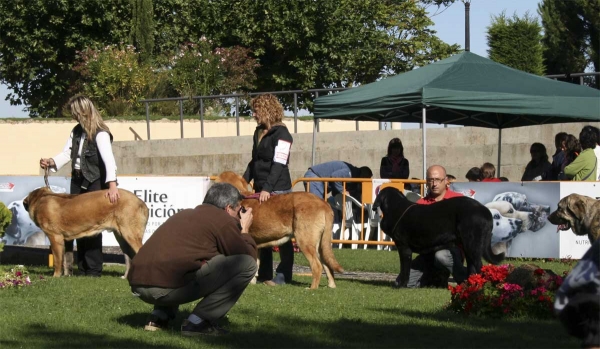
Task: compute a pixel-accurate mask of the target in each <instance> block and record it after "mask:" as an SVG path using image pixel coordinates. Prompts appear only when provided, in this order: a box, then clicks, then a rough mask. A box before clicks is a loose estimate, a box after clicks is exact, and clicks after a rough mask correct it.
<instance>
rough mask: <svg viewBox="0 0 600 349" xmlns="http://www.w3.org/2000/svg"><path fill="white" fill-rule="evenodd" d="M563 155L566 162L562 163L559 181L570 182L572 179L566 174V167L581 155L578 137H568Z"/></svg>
mask: <svg viewBox="0 0 600 349" xmlns="http://www.w3.org/2000/svg"><path fill="white" fill-rule="evenodd" d="M563 153H564V161H563V163H562V167H561V169H560V173H559V174H558V180H559V181H568V180H571V179H570V178H568V177H567V175H566V174H565V167H567V166H568V165H569V164H570V163H572V162H573V161H574V160H575V159H576V158H577V157H578V156H579V153H581V145H580V144H579V140H578V139H577V137H575V136H573V135H571V134H569V135H567V139H566V140H565V143H564V147H563Z"/></svg>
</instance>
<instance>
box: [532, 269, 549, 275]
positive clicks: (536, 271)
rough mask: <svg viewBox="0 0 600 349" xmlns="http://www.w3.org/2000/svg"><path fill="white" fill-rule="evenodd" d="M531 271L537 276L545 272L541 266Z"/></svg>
mask: <svg viewBox="0 0 600 349" xmlns="http://www.w3.org/2000/svg"><path fill="white" fill-rule="evenodd" d="M533 273H534V274H535V275H538V276H542V275H544V274H546V272H545V271H544V269H541V268H538V269H536V270H535V271H534V272H533Z"/></svg>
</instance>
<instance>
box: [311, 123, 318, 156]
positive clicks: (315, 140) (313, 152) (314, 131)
mask: <svg viewBox="0 0 600 349" xmlns="http://www.w3.org/2000/svg"><path fill="white" fill-rule="evenodd" d="M317 122H318V120H317V119H316V118H314V119H313V142H312V157H311V159H310V165H311V166H314V165H315V156H316V153H317V148H316V147H317Z"/></svg>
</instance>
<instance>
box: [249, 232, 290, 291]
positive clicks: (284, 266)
mask: <svg viewBox="0 0 600 349" xmlns="http://www.w3.org/2000/svg"><path fill="white" fill-rule="evenodd" d="M258 253H260V265H259V266H258V276H257V279H258V280H259V281H266V280H272V279H273V248H272V247H265V248H259V249H258ZM279 257H280V259H281V263H279V265H278V266H277V270H276V272H277V273H281V274H283V276H284V277H285V282H286V283H290V282H292V269H293V267H294V244H292V240H290V241H288V242H286V243H285V244H283V245H280V246H279Z"/></svg>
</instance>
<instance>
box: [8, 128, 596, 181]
mask: <svg viewBox="0 0 600 349" xmlns="http://www.w3.org/2000/svg"><path fill="white" fill-rule="evenodd" d="M214 123H216V125H211V124H210V122H207V125H206V126H205V127H206V128H205V132H206V134H207V135H211V136H212V137H206V138H185V139H177V138H178V137H179V136H180V133H179V132H180V131H179V130H180V126H179V123H178V122H167V121H163V122H152V124H151V136H152V138H153V139H152V140H150V141H147V140H138V141H134V140H132V139H134V136H133V132H136V133H137V134H138V135H140V136H143V138H145V135H146V124H145V122H116V123H115V122H110V123H109V127H110V128H111V130H112V132H113V134H114V135H115V142H114V143H113V149H114V153H115V156H116V159H117V166H118V173H119V174H121V175H137V174H139V175H216V174H218V173H220V172H222V171H225V170H231V171H235V172H238V173H243V171H244V169H245V168H246V165H247V163H248V161H250V152H251V147H252V139H251V136H249V135H250V134H251V133H252V131H253V129H254V123H253V122H250V121H246V122H245V123H243V124H242V125H241V127H240V130H241V133H242V134H245V135H244V136H239V137H235V136H229V137H227V136H225V135H227V134H231V133H232V134H233V135H235V122H233V121H217V122H214ZM221 124H226V125H221ZM298 124H299V125H298V129H299V132H304V133H297V134H293V137H294V145H293V146H292V155H291V160H290V169H291V172H292V179H297V178H300V177H302V175H303V174H304V172H305V171H306V169H307V168H308V167H309V166H310V164H311V157H312V152H311V149H312V133H308V132H312V123H311V122H309V121H299V122H298ZM586 124H587V123H573V124H556V125H543V126H529V127H520V128H512V129H506V130H502V132H501V140H502V166H501V171H500V172H501V175H502V176H506V177H508V178H509V179H510V180H512V181H518V180H520V179H521V175H522V173H523V171H524V169H525V166H526V165H527V162H528V161H529V160H530V155H529V147H530V145H531V143H533V142H540V143H543V144H544V145H545V146H546V148H547V149H548V153H549V156H551V155H552V154H553V153H554V135H555V134H556V133H558V132H561V131H564V132H568V133H572V134H574V135H576V136H578V135H579V131H580V130H581V128H582V127H583V126H584V125H586ZM591 124H592V125H594V126H597V127H600V123H591ZM73 125H74V123H73V122H72V121H71V122H60V121H59V122H56V121H54V122H52V121H49V122H36V121H25V122H2V123H0V136H1V137H2V139H3V140H4V141H5V142H4V144H5V146H4V147H3V148H2V150H1V151H0V160H1V161H2V164H3V166H2V167H1V170H0V174H2V175H9V174H14V175H37V174H40V173H41V171H40V169H39V167H38V165H37V164H38V162H39V158H40V157H42V156H45V157H50V156H54V155H55V154H56V153H58V152H59V151H60V150H61V149H62V147H63V146H64V142H65V141H66V137H67V135H68V134H69V131H70V129H71V128H72V127H73ZM209 125H210V126H209ZM192 127H195V128H197V129H199V127H200V126H199V123H198V122H195V124H194V123H189V124H188V123H186V125H185V128H184V134H185V136H186V137H188V135H189V136H190V137H191V136H192V132H191V131H190V132H189V133H188V132H187V131H186V130H187V129H188V128H192ZM213 127H214V128H213ZM218 127H223V128H224V130H225V131H224V132H221V133H219V132H217V131H215V130H216V129H217V128H218ZM288 127H289V128H290V129H291V130H293V120H292V121H291V122H288ZM355 127H356V126H355V123H354V122H341V121H337V122H332V121H328V122H322V123H321V131H330V132H320V133H318V134H317V147H316V150H317V151H316V163H321V162H325V161H330V160H343V161H348V162H350V163H352V164H354V165H357V166H370V167H371V168H372V169H373V172H374V174H375V176H378V175H379V164H380V161H381V157H382V156H384V155H385V152H386V149H387V144H388V141H389V140H390V139H391V138H393V137H400V138H401V139H402V142H403V144H404V149H405V151H404V153H405V156H406V157H407V158H408V160H409V161H410V172H411V174H410V175H411V177H417V178H422V176H423V162H422V156H423V155H422V146H421V135H422V131H421V130H420V129H410V130H388V131H379V130H373V129H377V128H378V124H377V123H376V122H373V123H364V124H363V123H361V124H360V129H361V130H364V129H367V128H368V127H371V130H370V131H358V132H357V131H351V130H354V129H355ZM130 128H131V129H130ZM132 130H133V131H132ZM168 130H170V131H169V132H167V131H168ZM208 130H210V131H208ZM333 131H337V132H333ZM163 132H164V133H165V134H169V135H170V136H168V137H169V138H172V139H154V138H155V135H156V137H159V136H160V134H162V133H163ZM219 134H220V135H222V136H221V137H216V136H217V135H219ZM498 136H499V131H498V130H495V129H485V128H476V127H457V128H454V127H453V128H435V129H427V135H426V138H427V164H428V165H432V164H442V165H444V166H445V167H446V169H447V171H448V173H450V174H453V175H454V176H456V177H457V178H458V180H464V175H465V174H466V172H467V171H468V170H469V169H470V168H471V167H473V166H480V165H481V164H483V163H484V162H491V163H493V164H495V165H496V166H497V162H498V155H497V154H498ZM163 137H164V136H163ZM196 137H199V135H197V136H196ZM165 138H167V137H165ZM67 173H68V171H67V170H66V169H63V171H61V172H60V173H59V174H67Z"/></svg>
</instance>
